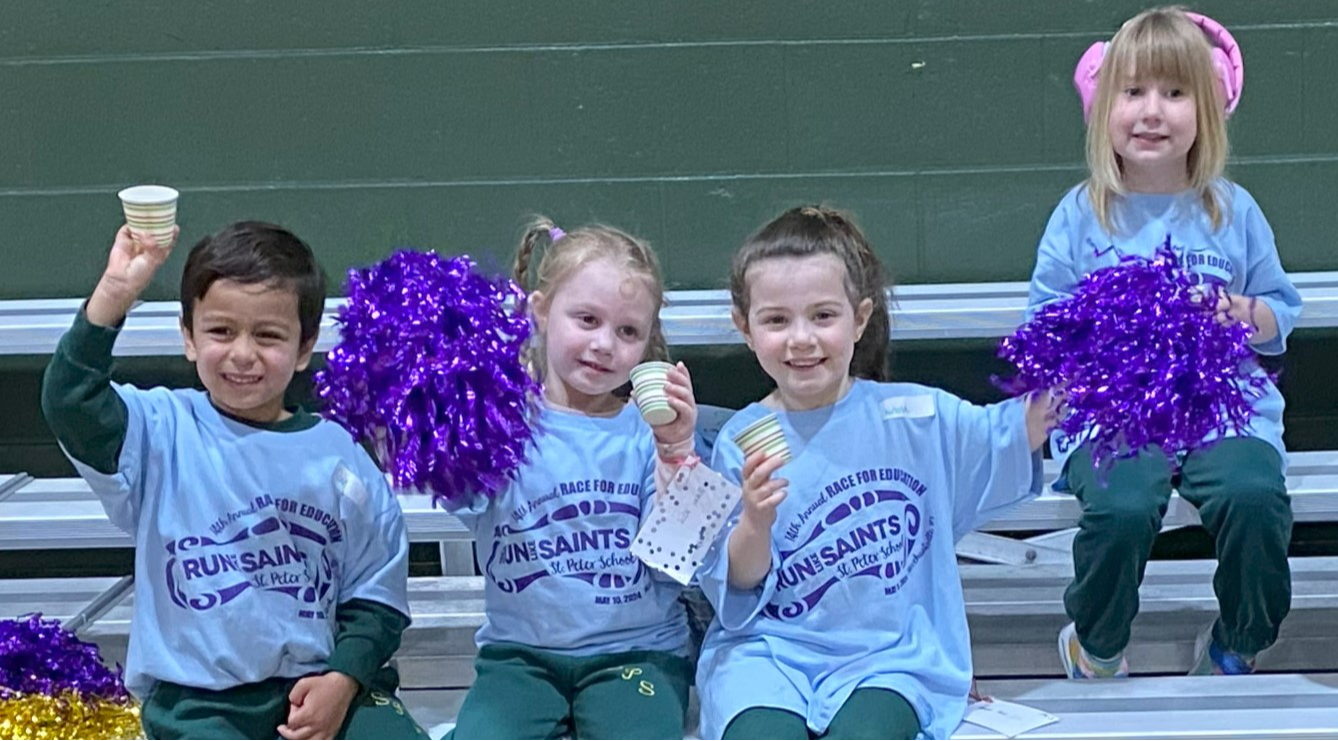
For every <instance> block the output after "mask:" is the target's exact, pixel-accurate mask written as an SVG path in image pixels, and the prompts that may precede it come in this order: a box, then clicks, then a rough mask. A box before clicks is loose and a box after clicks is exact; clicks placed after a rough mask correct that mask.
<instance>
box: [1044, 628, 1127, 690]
mask: <svg viewBox="0 0 1338 741" xmlns="http://www.w3.org/2000/svg"><path fill="white" fill-rule="evenodd" d="M1059 659H1060V661H1062V662H1064V673H1065V674H1066V675H1068V677H1069V679H1111V678H1114V677H1127V676H1129V661H1128V660H1127V659H1125V658H1124V654H1123V653H1120V654H1119V655H1117V656H1116V657H1114V658H1112V659H1098V658H1096V657H1094V656H1092V655H1091V654H1089V653H1087V650H1086V649H1084V648H1083V647H1082V644H1081V643H1079V642H1078V626H1076V625H1074V624H1073V623H1069V624H1068V625H1066V626H1064V629H1063V630H1061V631H1059Z"/></svg>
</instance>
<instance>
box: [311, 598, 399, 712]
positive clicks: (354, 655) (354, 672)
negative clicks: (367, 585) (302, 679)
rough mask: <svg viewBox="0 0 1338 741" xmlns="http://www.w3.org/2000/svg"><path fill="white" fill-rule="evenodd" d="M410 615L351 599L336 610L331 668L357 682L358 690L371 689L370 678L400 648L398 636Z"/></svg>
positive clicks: (367, 601) (363, 600)
mask: <svg viewBox="0 0 1338 741" xmlns="http://www.w3.org/2000/svg"><path fill="white" fill-rule="evenodd" d="M408 627H409V618H408V617H407V616H406V615H404V614H403V613H401V612H400V611H399V610H396V609H395V608H393V607H390V606H389V605H383V604H381V603H380V602H373V601H372V600H366V599H351V600H349V601H348V602H345V603H343V604H341V605H339V607H337V608H336V609H335V645H334V653H332V654H330V671H335V672H340V673H342V674H347V675H348V676H350V677H353V678H354V679H356V680H357V681H358V684H359V686H360V687H361V692H366V691H368V690H369V689H371V686H372V677H374V676H375V675H376V670H377V669H380V668H381V667H382V665H384V664H385V663H386V662H387V661H389V660H390V657H391V656H394V655H395V652H396V651H398V650H399V648H400V636H401V635H402V634H403V633H404V629H405V628H408Z"/></svg>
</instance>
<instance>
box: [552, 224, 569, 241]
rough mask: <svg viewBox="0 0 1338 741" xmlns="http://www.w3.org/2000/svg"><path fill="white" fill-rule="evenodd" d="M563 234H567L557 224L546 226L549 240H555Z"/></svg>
mask: <svg viewBox="0 0 1338 741" xmlns="http://www.w3.org/2000/svg"><path fill="white" fill-rule="evenodd" d="M565 236H567V233H566V232H564V231H562V228H561V227H557V226H550V227H548V239H549V241H550V242H556V241H558V240H559V239H562V238H563V237H565Z"/></svg>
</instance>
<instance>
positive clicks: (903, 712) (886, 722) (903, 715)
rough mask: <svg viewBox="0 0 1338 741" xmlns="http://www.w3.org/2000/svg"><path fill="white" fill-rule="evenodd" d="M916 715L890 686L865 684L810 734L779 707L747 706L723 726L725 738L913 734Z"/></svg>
mask: <svg viewBox="0 0 1338 741" xmlns="http://www.w3.org/2000/svg"><path fill="white" fill-rule="evenodd" d="M918 735H920V719H919V718H918V717H916V715H915V708H913V707H911V704H910V703H909V702H907V701H906V698H904V697H902V696H901V695H899V694H897V693H896V692H893V691H891V690H885V689H878V688H875V687H866V688H863V689H858V690H855V691H854V693H852V694H851V695H850V699H848V700H846V702H845V704H844V705H842V706H841V709H840V710H838V711H836V716H835V717H833V718H832V722H831V724H829V725H828V726H827V731H826V732H825V733H823V734H821V735H817V736H815V735H813V734H812V733H811V732H810V731H809V730H808V723H807V722H806V721H805V720H804V719H803V718H802V717H801V716H799V715H798V714H796V713H792V712H790V711H789V710H781V709H779V708H749V709H748V710H745V711H743V712H742V713H739V714H738V715H736V716H734V719H733V720H731V721H730V722H729V725H728V726H727V727H726V728H725V738H726V739H736V738H774V739H812V738H830V739H837V738H915V737H916V736H918Z"/></svg>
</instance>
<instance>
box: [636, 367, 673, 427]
mask: <svg viewBox="0 0 1338 741" xmlns="http://www.w3.org/2000/svg"><path fill="white" fill-rule="evenodd" d="M673 369H674V366H673V364H671V363H665V362H662V361H659V360H652V361H649V362H646V363H642V364H641V365H638V366H637V367H635V368H633V369H632V374H631V378H632V390H633V391H634V392H635V394H634V396H635V398H636V406H637V409H640V410H641V417H642V418H643V419H645V420H646V423H647V424H649V425H650V426H651V427H658V426H660V425H667V424H669V423H670V422H673V421H674V420H675V419H677V418H678V412H675V411H674V408H673V407H671V406H669V396H668V394H666V393H665V390H664V387H665V386H666V385H667V384H668V383H669V371H671V370H673Z"/></svg>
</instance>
